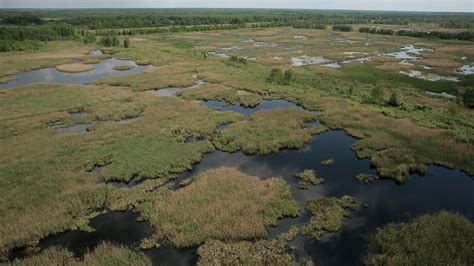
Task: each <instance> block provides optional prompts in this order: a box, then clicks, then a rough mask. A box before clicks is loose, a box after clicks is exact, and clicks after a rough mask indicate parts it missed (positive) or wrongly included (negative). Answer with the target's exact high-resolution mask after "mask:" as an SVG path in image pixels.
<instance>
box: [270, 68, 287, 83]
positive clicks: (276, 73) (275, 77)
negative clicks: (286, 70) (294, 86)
mask: <svg viewBox="0 0 474 266" xmlns="http://www.w3.org/2000/svg"><path fill="white" fill-rule="evenodd" d="M283 78H284V76H283V71H281V69H279V68H274V69H272V71H270V76H269V77H268V82H272V83H280V82H281V81H282V80H283Z"/></svg>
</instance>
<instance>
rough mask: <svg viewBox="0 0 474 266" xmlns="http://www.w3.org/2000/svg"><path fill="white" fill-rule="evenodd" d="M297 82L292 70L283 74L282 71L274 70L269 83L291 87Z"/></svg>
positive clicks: (271, 72)
mask: <svg viewBox="0 0 474 266" xmlns="http://www.w3.org/2000/svg"><path fill="white" fill-rule="evenodd" d="M295 80H296V75H295V72H294V71H293V70H292V69H287V70H285V72H284V73H283V71H282V70H281V69H278V68H274V69H272V70H271V71H270V76H269V77H268V79H267V81H268V82H271V83H278V84H282V85H290V84H291V83H292V82H294V81H295Z"/></svg>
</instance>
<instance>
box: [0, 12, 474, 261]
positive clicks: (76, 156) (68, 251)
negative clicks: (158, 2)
mask: <svg viewBox="0 0 474 266" xmlns="http://www.w3.org/2000/svg"><path fill="white" fill-rule="evenodd" d="M15 12H17V11H15ZM25 12H26V11H25ZM29 12H33V13H32V14H35V15H38V14H37V13H35V12H39V11H29ZM44 12H45V14H48V15H51V16H56V14H63V13H62V12H64V11H60V10H59V11H57V12H58V13H54V12H52V11H44ZM49 12H52V13H49ZM71 12H72V13H71V14H72V16H73V17H74V16H77V17H76V20H75V22H74V23H78V24H80V23H85V22H80V21H82V20H81V19H80V14H81V13H80V12H81V11H71ZM76 12H77V13H76ZM84 12H86V11H84ZM88 12H91V13H88ZM104 12H105V11H104ZM106 12H110V14H109V15H110V16H115V14H116V13H115V12H119V13H118V14H121V13H120V12H121V11H112V10H108V11H106ZM140 12H141V11H138V10H135V11H133V12H132V13H133V14H134V16H138V17H140V16H143V14H141V13H140ZM143 12H144V11H143ZM150 12H151V13H150V14H155V13H153V12H158V13H156V14H161V13H159V12H165V11H158V10H155V11H150ZM166 12H177V13H173V14H174V15H175V16H176V17H182V16H184V17H186V18H189V17H187V16H190V17H192V18H194V20H195V21H200V20H201V17H200V16H197V15H189V14H188V15H184V14H182V13H180V12H179V11H176V10H175V11H171V10H169V11H166ZM200 12H210V13H209V14H211V15H210V16H215V19H216V21H217V20H220V19H223V17H225V16H223V15H222V14H221V13H219V12H224V11H215V10H214V11H211V10H209V11H200ZM214 12H217V13H214ZM229 12H230V13H229V14H230V16H233V14H234V13H233V12H237V13H236V14H238V16H240V17H241V18H242V17H245V18H247V19H248V20H250V18H249V17H247V15H248V14H247V13H246V12H250V11H246V12H245V11H232V12H231V11H229ZM239 12H243V13H239ZM255 12H257V11H255ZM258 12H263V13H262V14H266V15H268V16H276V17H275V18H279V21H281V23H284V22H283V21H286V20H290V18H292V16H293V15H290V14H292V13H291V12H290V11H284V12H283V11H282V12H283V14H285V15H282V17H280V15H276V14H275V13H273V12H272V11H258ZM265 12H268V13H265ZM286 12H290V13H286ZM292 12H296V13H295V14H298V12H302V11H292ZM315 12H316V11H315ZM84 14H88V16H92V17H94V18H95V19H94V21H99V20H104V21H109V23H111V24H110V25H113V23H118V22H119V21H121V18H120V17H121V16H120V15H117V18H116V20H114V22H112V20H110V18H109V17H107V16H105V15H104V14H97V13H95V12H94V11H87V12H86V13H84ZM156 14H155V15H156ZM170 14H171V13H170ZM206 14H207V13H206ZM229 14H228V16H229ZM308 14H312V13H311V12H309V13H308ZM314 14H315V16H316V14H318V13H314ZM335 14H336V15H334V16H333V17H332V19H333V20H334V19H340V17H339V16H342V15H341V14H340V13H335ZM300 15H301V16H303V13H301V14H300ZM2 16H3V17H5V18H7V17H9V16H10V15H9V14H5V13H4V12H3V11H1V10H0V17H2ZM39 16H41V15H39ZM103 16H104V17H103ZM193 16H194V17H193ZM305 16H306V15H305ZM307 16H312V15H307ZM328 16H329V15H328ZM344 16H347V17H350V18H352V19H353V21H354V23H355V24H353V25H352V26H347V27H344V26H338V27H334V28H333V27H332V26H330V25H329V24H328V25H310V24H307V25H306V24H301V23H302V22H301V21H293V22H292V23H291V25H279V24H259V23H260V22H252V23H250V22H248V23H249V24H246V23H243V24H235V25H234V23H231V24H222V25H220V26H219V27H221V28H211V25H208V27H204V26H205V25H204V26H203V25H183V27H145V28H128V27H125V26H124V25H120V28H117V27H118V25H115V26H114V27H113V28H101V27H102V26H98V25H95V26H94V28H96V29H90V30H86V31H84V30H83V28H81V27H79V25H78V24H74V23H73V22H71V23H73V24H74V26H73V25H72V24H71V25H69V24H68V25H62V26H57V28H54V27H52V26H51V27H52V28H53V29H58V30H59V29H61V32H62V34H66V32H69V31H68V30H67V29H69V28H71V29H75V31H74V30H73V31H72V32H71V33H70V34H73V35H71V36H70V37H67V36H69V35H65V36H63V37H62V38H59V37H58V38H59V39H57V40H56V39H52V40H48V41H42V42H41V43H38V46H34V47H36V48H34V49H33V48H31V49H30V48H28V49H30V50H28V51H23V50H18V51H15V50H13V51H5V52H0V62H2V64H4V63H5V64H8V65H9V69H7V68H4V67H2V66H0V77H1V81H2V82H3V83H0V103H1V105H0V113H1V115H0V125H1V129H0V145H1V147H2V149H1V150H0V192H1V194H2V196H1V197H0V200H1V203H2V204H0V206H1V207H0V214H1V215H0V217H1V218H0V223H1V225H2V226H1V227H0V263H2V264H5V265H47V264H49V265H50V264H63V265H66V264H67V265H69V264H88V265H103V264H114V265H127V264H132V263H136V264H139V265H196V264H201V265H208V264H252V265H261V264H282V265H294V264H304V263H308V264H309V263H313V264H316V265H380V264H390V262H394V263H395V264H396V263H397V262H400V263H401V264H422V265H428V264H433V265H439V264H446V263H447V264H449V263H450V262H453V263H454V264H459V265H462V264H469V263H470V262H471V261H472V258H473V254H472V250H469V248H468V247H469V246H471V247H472V244H474V243H472V239H473V237H474V230H473V228H474V225H473V221H474V210H473V208H472V202H474V180H473V176H474V165H473V163H472V162H473V161H474V146H473V145H474V137H473V136H474V113H473V109H472V107H473V99H474V97H473V95H474V87H473V86H474V76H473V75H472V62H470V60H471V58H474V48H473V47H474V46H473V45H472V41H474V39H457V40H446V39H437V38H424V37H420V36H408V35H407V36H404V35H400V33H398V34H392V35H384V34H372V33H371V32H366V31H365V30H358V29H362V28H366V27H368V26H370V25H372V22H370V21H364V20H363V18H361V17H359V15H357V13H355V14H352V13H348V14H345V15H344ZM367 16H370V14H368V15H367ZM380 16H381V17H382V18H383V19H389V18H388V17H385V15H384V14H381V15H380ZM443 16H447V17H449V18H450V19H452V20H453V21H457V20H459V21H471V20H472V16H467V18H466V17H463V16H461V15H453V14H444V15H443ZM3 17H2V18H3ZM303 17H304V16H303ZM422 17H423V16H421V15H416V14H412V15H410V16H407V17H405V18H404V19H405V21H406V23H411V21H410V20H409V18H411V19H412V20H414V21H418V23H413V24H410V27H413V28H415V29H416V30H419V31H420V32H421V31H422V30H425V28H424V27H428V28H429V27H430V26H432V25H437V26H436V27H438V28H440V29H442V30H443V31H446V32H449V33H450V34H451V33H452V32H460V31H461V30H460V29H457V30H456V31H455V30H454V29H450V28H445V25H444V26H443V25H442V24H441V22H439V21H438V20H437V18H435V17H433V18H431V20H433V22H432V24H424V23H427V22H425V21H424V20H423V19H422ZM283 18H284V19H283ZM313 19H316V17H313ZM318 19H321V18H318ZM7 21H8V19H7ZM13 21H14V20H13ZM356 21H358V22H356ZM48 23H49V22H48ZM48 23H46V24H45V25H37V26H20V27H25V29H24V30H25V32H26V31H27V30H29V31H34V30H35V27H48V25H49V24H48ZM163 23H164V22H163ZM183 23H185V22H184V20H183ZM308 23H309V20H308ZM325 23H327V22H325ZM433 23H434V24H433ZM436 23H438V24H436ZM204 24H205V23H204ZM338 24H341V23H338ZM228 25H234V26H235V27H230V26H228ZM237 25H240V26H237ZM377 25H378V26H380V27H382V28H384V29H386V30H387V32H388V29H391V27H390V26H389V25H388V24H377ZM323 26H324V27H323ZM399 26H400V28H402V26H404V27H403V28H405V27H407V26H406V25H399ZM62 27H64V28H62ZM212 27H217V26H212ZM226 27H230V28H226ZM349 29H350V30H349ZM14 30H15V29H14V28H13V29H9V30H8V31H14ZM347 30H349V31H347ZM379 30H380V29H379ZM5 31H7V30H6V29H5ZM68 34H69V33H68ZM452 34H453V35H452V36H455V37H456V36H457V37H456V38H461V37H459V36H460V35H454V33H452ZM9 36H10V35H9ZM12 36H13V35H12ZM443 36H444V35H443ZM446 36H451V35H446ZM462 36H464V35H462ZM11 38H14V37H11ZM463 38H464V37H463ZM92 39H93V40H92ZM35 41H36V40H34V39H32V40H31V43H34V42H35ZM14 43H15V44H17V45H21V48H22V49H25V48H24V47H29V46H24V45H32V44H31V43H28V44H27V43H25V41H24V40H15V42H14ZM0 47H3V46H0ZM9 49H10V48H9ZM12 49H13V48H12ZM416 224H422V225H423V226H422V228H421V229H419V228H418V229H417V228H416ZM440 228H441V229H440ZM407 232H408V233H409V234H410V235H416V236H417V237H416V238H415V237H414V238H411V237H408V235H407ZM418 240H420V241H425V243H430V245H429V247H428V246H427V247H426V248H427V249H428V248H429V249H430V250H431V251H433V255H432V256H425V255H426V252H427V251H426V249H425V248H419V247H420V245H419V244H417V242H416V241H418ZM441 240H443V241H441ZM444 240H446V241H447V242H449V243H451V248H450V252H447V253H445V252H443V250H444V249H446V245H445V244H443V243H444ZM453 250H456V251H457V252H454V251H453ZM411 251H413V253H410V252H411ZM341 254H343V255H341ZM407 254H409V255H407ZM414 254H415V255H414Z"/></svg>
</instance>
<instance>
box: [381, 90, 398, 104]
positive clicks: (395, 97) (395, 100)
mask: <svg viewBox="0 0 474 266" xmlns="http://www.w3.org/2000/svg"><path fill="white" fill-rule="evenodd" d="M382 97H383V93H382ZM388 104H390V105H391V106H394V107H399V106H400V105H402V104H403V102H402V93H401V92H400V89H396V90H394V91H393V93H392V96H390V99H389V100H388Z"/></svg>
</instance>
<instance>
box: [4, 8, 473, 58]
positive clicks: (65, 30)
mask: <svg viewBox="0 0 474 266" xmlns="http://www.w3.org/2000/svg"><path fill="white" fill-rule="evenodd" d="M473 17H474V16H473V15H472V14H469V13H459V14H455V13H436V15H433V13H419V12H404V13H401V12H375V11H374V12H368V11H366V12H361V11H327V10H252V9H232V10H230V9H151V10H143V9H127V10H121V9H104V10H83V9H82V10H67V9H64V10H0V19H1V20H0V52H5V51H11V50H29V49H37V48H39V47H40V46H41V44H42V42H44V41H51V40H64V39H74V38H76V39H79V38H82V39H83V40H84V41H85V42H91V41H92V40H95V37H93V36H104V35H135V34H153V33H163V32H182V31H206V30H223V29H236V28H245V27H281V26H291V27H295V28H307V29H326V28H331V29H333V30H336V31H351V30H352V28H353V27H352V26H351V25H354V24H375V25H378V26H379V25H381V24H387V25H412V24H420V23H425V24H426V23H431V24H433V25H438V26H442V27H445V28H456V29H461V28H464V29H467V30H465V31H463V32H457V33H448V32H420V31H402V30H399V31H397V32H395V31H392V30H386V29H372V28H362V29H361V32H367V33H376V34H388V35H393V34H398V35H403V36H412V37H421V38H426V37H428V38H440V39H458V40H472V39H473V37H474V36H473V35H474V33H473V32H472V30H471V29H472V28H474V22H473V21H474V19H473Z"/></svg>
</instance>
